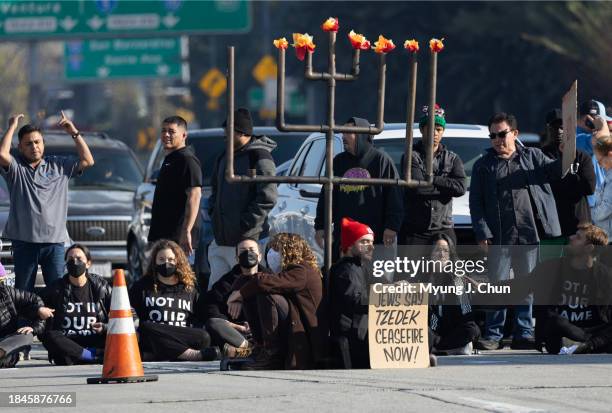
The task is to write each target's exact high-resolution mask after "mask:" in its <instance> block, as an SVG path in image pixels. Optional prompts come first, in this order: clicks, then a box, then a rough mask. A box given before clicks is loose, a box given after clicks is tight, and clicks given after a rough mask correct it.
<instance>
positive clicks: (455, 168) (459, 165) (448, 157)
mask: <svg viewBox="0 0 612 413" xmlns="http://www.w3.org/2000/svg"><path fill="white" fill-rule="evenodd" d="M423 112H424V115H423V117H421V119H420V120H419V129H420V131H421V136H423V137H425V136H427V134H428V125H427V121H428V119H429V116H428V114H427V113H428V109H427V107H425V108H423ZM434 119H435V121H434V139H433V167H432V174H433V176H434V177H433V186H431V187H429V188H406V189H405V190H404V222H403V224H402V230H401V232H400V243H402V244H405V245H431V244H432V240H433V239H434V238H436V236H437V235H439V234H446V235H448V236H449V237H450V238H451V239H452V240H453V242H454V243H455V245H456V244H457V236H456V235H455V230H454V229H453V198H456V197H460V196H462V195H463V194H465V189H466V182H465V170H464V168H463V162H462V161H461V158H459V156H458V155H457V154H456V153H454V152H453V151H451V150H448V149H447V148H446V147H445V146H444V145H443V144H442V143H441V142H442V136H443V135H444V128H445V127H446V119H445V118H444V110H443V109H442V108H441V107H439V106H438V105H436V108H435V117H434ZM405 162H406V159H405V156H402V163H401V164H402V170H401V173H402V174H403V173H404V165H406V164H405ZM425 175H426V166H425V145H424V143H423V139H421V140H420V141H419V142H417V143H416V144H415V145H414V150H413V152H412V179H415V180H421V181H425V180H426V179H427V178H426V176H425ZM403 178H404V179H406V177H403Z"/></svg>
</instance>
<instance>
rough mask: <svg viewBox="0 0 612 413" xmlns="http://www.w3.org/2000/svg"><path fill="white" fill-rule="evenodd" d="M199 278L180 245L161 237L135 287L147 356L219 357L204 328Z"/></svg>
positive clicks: (132, 299) (133, 295)
mask: <svg viewBox="0 0 612 413" xmlns="http://www.w3.org/2000/svg"><path fill="white" fill-rule="evenodd" d="M195 282H196V278H195V275H194V274H193V271H192V270H191V267H190V266H189V262H188V261H187V257H186V256H185V253H184V252H183V249H182V248H181V247H179V246H178V244H177V243H175V242H173V241H169V240H164V239H162V240H159V241H157V242H156V243H155V244H153V248H152V249H151V261H150V262H149V265H148V268H147V272H146V273H145V275H144V276H143V277H142V278H141V279H140V280H138V281H136V282H135V283H134V285H133V286H132V288H131V289H130V303H131V305H132V307H133V308H134V310H135V311H136V314H137V315H138V318H139V326H138V332H139V334H140V340H139V341H140V346H141V350H142V351H143V356H144V357H143V358H144V359H145V360H189V361H202V360H215V359H217V358H218V357H219V350H218V349H217V348H211V347H208V346H209V344H210V336H209V335H208V333H207V332H206V330H205V329H204V328H203V327H202V326H203V325H204V319H203V318H204V317H203V314H204V307H203V306H202V303H201V300H200V295H199V293H198V290H197V287H196V285H195ZM150 353H152V355H151V354H150Z"/></svg>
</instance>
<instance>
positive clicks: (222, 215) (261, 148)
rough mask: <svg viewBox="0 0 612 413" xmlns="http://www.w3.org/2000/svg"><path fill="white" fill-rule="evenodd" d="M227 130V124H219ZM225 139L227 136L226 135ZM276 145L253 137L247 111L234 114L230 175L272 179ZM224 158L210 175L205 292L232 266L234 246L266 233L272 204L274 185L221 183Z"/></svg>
mask: <svg viewBox="0 0 612 413" xmlns="http://www.w3.org/2000/svg"><path fill="white" fill-rule="evenodd" d="M223 126H224V127H226V128H227V123H224V124H223ZM226 135H227V134H226ZM275 148H276V142H274V141H273V140H272V139H270V138H268V137H267V136H254V135H253V120H252V119H251V113H250V112H249V111H248V109H244V108H239V109H237V110H236V111H235V113H234V172H235V174H236V175H248V174H249V171H253V170H254V171H255V172H256V173H257V175H263V176H274V175H275V174H276V166H275V164H274V159H273V158H272V153H271V152H272V151H273V150H274V149H275ZM226 164H227V154H226V153H225V151H223V153H221V155H219V157H218V158H217V160H216V163H215V167H214V169H213V174H212V193H211V195H210V198H209V200H208V205H209V206H208V214H209V216H210V217H211V220H212V227H213V233H214V237H215V238H214V240H213V241H212V242H211V244H210V246H209V247H208V262H209V263H210V280H209V282H208V289H209V290H210V289H211V288H212V286H213V285H214V284H215V283H216V282H217V281H218V280H219V279H220V278H221V277H222V276H223V274H225V273H227V272H228V271H230V270H231V269H232V267H233V266H234V262H235V258H236V245H238V243H239V242H240V241H242V240H243V239H246V238H252V239H254V240H259V238H260V237H261V235H262V234H266V233H267V231H268V214H269V213H270V210H271V209H272V208H273V207H274V204H275V203H276V197H277V191H276V184H274V183H229V182H227V181H226V179H225V167H226Z"/></svg>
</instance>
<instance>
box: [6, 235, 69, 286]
mask: <svg viewBox="0 0 612 413" xmlns="http://www.w3.org/2000/svg"><path fill="white" fill-rule="evenodd" d="M12 246H13V261H14V264H15V288H17V289H20V290H25V291H34V284H35V282H36V272H37V271H38V265H39V264H40V268H41V270H42V274H43V278H44V279H45V285H51V284H52V283H53V281H55V280H57V279H58V278H61V277H62V275H63V273H64V244H62V243H38V242H25V241H18V240H13V241H12Z"/></svg>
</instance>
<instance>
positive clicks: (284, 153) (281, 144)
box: [269, 133, 308, 166]
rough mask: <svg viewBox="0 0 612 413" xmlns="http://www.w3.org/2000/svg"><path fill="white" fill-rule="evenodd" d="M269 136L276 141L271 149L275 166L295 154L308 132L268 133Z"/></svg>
mask: <svg viewBox="0 0 612 413" xmlns="http://www.w3.org/2000/svg"><path fill="white" fill-rule="evenodd" d="M269 137H270V139H272V140H273V141H274V142H276V145H277V146H276V149H274V150H273V151H272V158H274V163H275V164H276V166H279V165H280V164H282V163H283V162H287V161H288V160H290V159H292V158H293V157H294V156H295V154H296V153H297V151H298V149H300V146H302V143H304V141H305V140H306V138H307V137H308V134H295V133H283V134H280V133H279V134H270V135H269Z"/></svg>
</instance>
